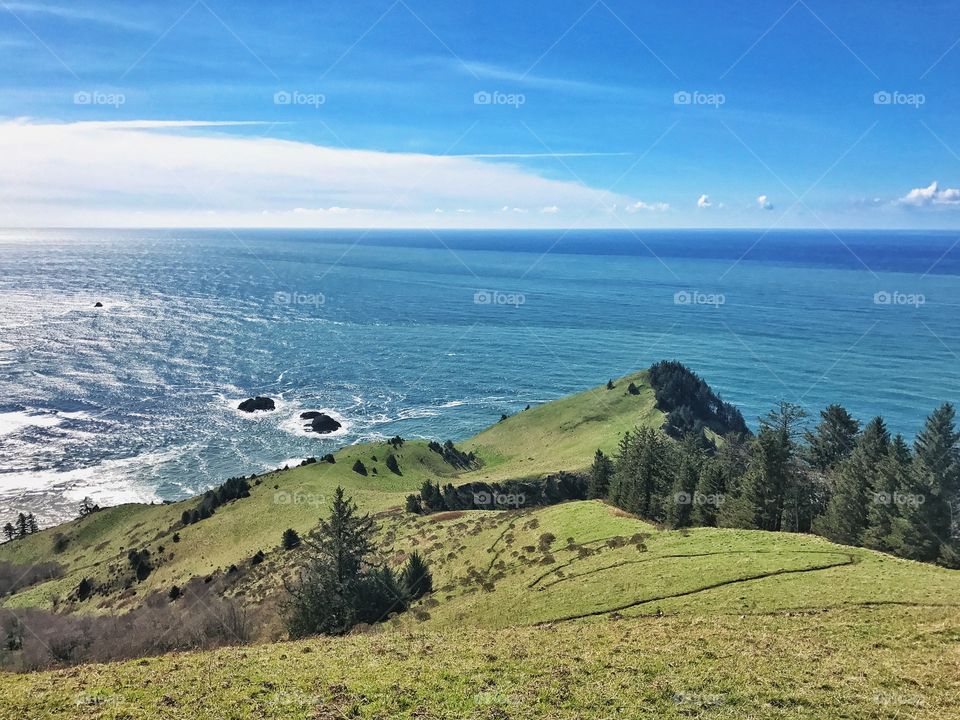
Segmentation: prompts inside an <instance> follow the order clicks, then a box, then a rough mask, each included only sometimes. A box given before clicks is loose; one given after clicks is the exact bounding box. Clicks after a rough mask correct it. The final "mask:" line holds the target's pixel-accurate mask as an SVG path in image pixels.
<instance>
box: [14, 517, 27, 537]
mask: <svg viewBox="0 0 960 720" xmlns="http://www.w3.org/2000/svg"><path fill="white" fill-rule="evenodd" d="M16 533H17V538H18V539H19V538H25V537H26V536H27V535H29V534H30V523H29V522H28V521H27V516H26V515H24V514H23V513H18V514H17V527H16Z"/></svg>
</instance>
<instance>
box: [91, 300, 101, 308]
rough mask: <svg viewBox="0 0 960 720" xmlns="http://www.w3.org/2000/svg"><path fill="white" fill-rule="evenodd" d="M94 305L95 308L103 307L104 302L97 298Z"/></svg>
mask: <svg viewBox="0 0 960 720" xmlns="http://www.w3.org/2000/svg"><path fill="white" fill-rule="evenodd" d="M93 306H94V307H95V308H96V307H103V303H102V302H100V301H99V300H97V301H96V302H95V303H94V304H93Z"/></svg>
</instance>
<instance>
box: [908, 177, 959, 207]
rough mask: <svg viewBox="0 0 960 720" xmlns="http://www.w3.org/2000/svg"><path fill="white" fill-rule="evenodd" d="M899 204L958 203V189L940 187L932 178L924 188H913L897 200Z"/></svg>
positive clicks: (917, 205) (929, 204) (927, 205)
mask: <svg viewBox="0 0 960 720" xmlns="http://www.w3.org/2000/svg"><path fill="white" fill-rule="evenodd" d="M897 203H898V204H899V205H907V206H911V207H930V206H933V205H948V206H950V205H960V189H957V188H944V189H943V190H941V189H940V184H939V183H938V182H937V181H936V180H934V181H933V182H932V183H930V184H929V185H928V186H927V187H925V188H914V189H913V190H911V191H910V192H908V193H907V194H906V195H904V196H903V197H902V198H900V199H898V200H897Z"/></svg>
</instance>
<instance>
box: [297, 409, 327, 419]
mask: <svg viewBox="0 0 960 720" xmlns="http://www.w3.org/2000/svg"><path fill="white" fill-rule="evenodd" d="M322 414H323V413H321V412H320V411H319V410H307V411H306V412H302V413H300V419H301V420H313V419H314V418H315V417H319V416H320V415H322Z"/></svg>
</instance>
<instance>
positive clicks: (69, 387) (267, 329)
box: [0, 230, 960, 524]
mask: <svg viewBox="0 0 960 720" xmlns="http://www.w3.org/2000/svg"><path fill="white" fill-rule="evenodd" d="M958 276H960V247H958V234H957V233H955V232H953V233H949V232H929V231H923V232H920V231H916V232H892V231H891V232H868V231H858V232H850V231H842V232H841V231H838V232H835V233H834V232H829V231H824V232H812V231H779V232H769V233H765V232H764V231H762V230H742V231H700V230H698V231H692V230H691V231H636V232H630V231H569V232H562V231H544V232H540V231H537V232H532V231H482V232H479V231H478V232H465V231H464V232H452V231H442V232H433V231H427V230H419V231H414V230H410V231H372V232H365V231H280V230H275V231H229V230H226V231H224V230H216V231H214V230H203V231H200V230H141V231H128V230H82V231H81V230H4V231H0V519H5V518H6V517H9V516H12V515H13V514H14V513H15V512H17V511H20V510H24V511H32V512H34V513H35V514H36V515H37V517H38V518H39V519H40V520H41V521H42V522H43V523H44V524H49V523H52V522H55V521H58V520H62V519H66V518H69V517H73V516H74V515H75V514H76V509H77V505H78V504H79V502H80V500H81V499H82V498H83V497H84V496H91V497H93V498H94V499H96V500H97V501H99V502H100V503H101V504H116V503H120V502H127V501H133V500H139V501H160V500H168V499H169V500H172V499H178V498H182V497H184V496H186V495H189V494H193V493H196V492H199V491H202V490H204V489H206V488H208V487H210V486H211V485H215V484H218V483H220V482H222V481H223V480H224V479H226V478H227V477H229V476H231V475H237V474H249V473H251V472H260V471H263V470H266V469H270V468H276V467H282V466H283V465H285V464H292V463H294V462H299V461H300V460H301V459H302V458H305V457H307V456H318V455H322V454H324V453H326V452H330V451H331V450H333V449H335V448H336V447H338V446H340V445H343V444H346V443H352V442H357V441H362V440H367V439H371V438H378V437H385V436H392V435H395V434H400V435H402V436H404V437H430V438H437V439H447V438H452V439H454V440H457V439H460V438H464V437H467V436H469V435H471V434H473V433H475V432H476V431H478V430H480V429H482V428H483V427H485V426H486V425H488V424H490V423H493V422H495V421H496V420H497V419H498V418H499V417H500V415H501V413H512V412H515V411H517V410H520V409H522V408H523V407H524V406H525V405H527V404H537V403H542V402H546V401H549V400H552V399H554V398H557V397H560V396H562V395H565V394H568V393H571V392H575V391H578V390H581V389H585V388H587V387H590V386H593V385H597V384H600V383H603V382H605V381H606V380H607V379H608V378H611V377H616V376H619V375H623V374H626V373H628V372H631V371H634V370H637V369H641V368H645V367H647V366H649V365H650V364H651V363H652V362H655V361H657V360H660V359H678V360H681V361H682V362H684V363H685V364H687V365H688V366H689V367H691V368H692V369H693V370H695V371H696V372H698V373H700V374H701V375H702V376H703V377H704V378H705V379H706V380H707V382H709V383H710V385H711V386H712V387H713V388H714V389H716V390H717V391H718V392H719V393H720V394H721V395H722V396H723V398H724V399H725V400H728V401H730V402H733V403H734V404H736V405H737V406H739V407H740V408H741V410H742V411H743V413H744V416H745V418H746V419H747V422H748V424H750V425H751V426H753V427H755V426H756V421H757V418H758V417H759V416H760V415H762V414H763V413H765V412H767V411H768V410H769V409H770V408H771V407H772V406H773V405H774V404H775V403H777V402H779V401H780V400H781V399H782V400H788V401H790V402H794V403H798V404H800V405H802V406H803V407H804V408H806V409H807V410H808V412H810V413H811V416H812V417H811V418H810V421H811V422H813V421H815V419H816V417H815V416H816V414H817V412H818V411H819V410H820V409H821V408H823V407H824V406H826V405H827V404H829V403H832V402H839V403H841V404H843V405H845V406H846V407H847V408H848V409H850V410H851V412H853V413H854V414H855V415H856V416H858V417H859V418H861V419H862V420H867V419H869V418H870V417H872V416H874V415H882V416H883V417H884V418H885V419H886V421H887V424H888V426H889V427H890V428H891V430H892V431H894V432H902V433H904V435H906V436H907V437H908V439H910V440H912V438H913V436H914V434H915V433H916V432H917V430H918V429H919V428H920V427H921V425H922V423H923V420H924V418H925V416H926V415H927V414H928V413H929V412H930V411H931V410H933V409H934V408H935V407H936V406H937V405H939V404H940V403H942V402H944V401H951V402H957V401H960V373H958V359H960V356H958V354H960V323H958V322H957V317H958V312H957V310H958V305H960V277H958ZM97 302H100V303H102V304H103V307H101V308H95V307H94V304H95V303H97ZM257 394H260V395H269V396H270V397H273V398H276V400H277V403H278V408H277V410H276V411H275V412H273V413H269V414H257V415H254V416H249V415H246V414H244V413H241V412H239V411H238V410H237V409H236V406H237V403H238V402H239V401H240V400H242V399H244V398H247V397H250V396H253V395H257ZM313 409H316V410H326V411H329V412H330V413H332V414H334V415H335V416H336V417H338V418H340V419H341V421H342V423H343V427H342V428H341V430H340V431H338V432H337V433H336V434H334V435H331V436H323V437H321V436H319V435H315V434H310V433H307V432H305V431H304V430H303V429H302V427H301V423H300V421H299V414H300V412H302V411H304V410H313Z"/></svg>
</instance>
